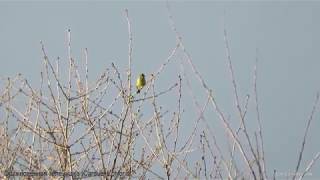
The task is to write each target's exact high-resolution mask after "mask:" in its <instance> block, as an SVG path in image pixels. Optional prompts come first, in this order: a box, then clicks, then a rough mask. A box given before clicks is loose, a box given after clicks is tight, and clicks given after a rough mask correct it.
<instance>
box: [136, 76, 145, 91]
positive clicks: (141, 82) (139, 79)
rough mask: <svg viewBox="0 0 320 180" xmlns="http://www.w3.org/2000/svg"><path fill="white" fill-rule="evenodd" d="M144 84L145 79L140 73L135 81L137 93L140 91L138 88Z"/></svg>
mask: <svg viewBox="0 0 320 180" xmlns="http://www.w3.org/2000/svg"><path fill="white" fill-rule="evenodd" d="M145 85H146V79H145V78H144V74H143V73H142V74H140V75H139V77H138V79H137V81H136V88H137V94H139V93H140V90H141V89H142V88H143V87H144V86H145Z"/></svg>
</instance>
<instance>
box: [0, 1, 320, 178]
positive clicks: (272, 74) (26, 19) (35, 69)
mask: <svg viewBox="0 0 320 180" xmlns="http://www.w3.org/2000/svg"><path fill="white" fill-rule="evenodd" d="M171 7H172V12H173V15H174V18H175V22H176V24H177V28H178V31H180V32H181V34H182V36H183V38H184V42H185V45H186V48H187V50H188V51H189V53H190V54H191V56H192V58H193V60H194V63H195V65H196V66H197V67H198V69H199V71H200V72H201V73H202V75H203V77H204V78H205V79H206V80H207V82H208V84H209V86H210V88H213V89H214V92H215V94H216V96H217V101H218V103H219V105H220V106H221V107H222V109H223V111H224V112H225V113H226V114H228V115H230V116H231V120H232V118H233V119H235V117H236V111H235V109H234V106H233V105H234V100H233V96H232V86H231V82H230V77H229V73H228V69H227V63H226V55H225V48H224V47H225V46H224V40H223V23H224V19H225V23H226V27H227V31H228V34H229V43H230V48H231V56H232V61H233V64H234V69H235V73H236V79H237V81H238V83H239V88H240V98H241V100H242V102H243V100H244V97H245V95H246V94H247V93H248V92H249V93H251V92H252V81H253V80H252V74H253V67H254V64H255V57H256V48H258V49H259V55H258V57H259V64H258V91H259V92H258V93H259V96H260V97H259V98H260V105H261V107H260V109H261V114H262V121H263V130H264V137H265V153H266V158H267V166H268V168H269V170H273V169H277V171H279V172H291V171H293V169H294V168H295V165H296V162H297V157H298V151H299V149H300V146H301V141H302V137H303V133H304V129H305V126H306V122H307V119H308V116H309V114H310V112H311V109H312V105H313V102H314V99H315V95H316V92H317V91H318V90H319V89H320V83H319V67H320V59H319V58H320V54H319V52H320V51H319V50H320V34H319V32H320V25H319V20H320V3H318V2H267V1H264V2H226V3H224V2H222V1H221V2H209V1H207V2H201V3H196V2H185V3H181V2H174V3H171ZM125 8H128V9H129V14H130V17H131V20H132V29H133V36H134V52H133V62H134V63H133V71H134V72H135V73H137V72H146V73H147V74H148V73H151V72H153V71H155V70H156V69H157V68H158V67H159V66H160V64H162V63H163V61H164V60H165V58H166V57H167V56H168V55H169V52H170V50H171V49H172V48H173V47H174V46H175V35H174V33H173V32H172V30H171V27H170V24H169V22H168V17H167V12H166V8H165V2H154V3H147V2H120V3H116V2H92V3H89V2H81V3H78V2H56V3H54V2H46V3H40V2H13V3H9V2H0V62H1V66H0V76H1V77H5V76H13V75H14V74H17V73H18V72H21V73H22V74H23V75H24V76H26V77H28V78H29V79H31V81H32V83H35V84H36V83H38V82H39V68H41V63H42V59H41V58H42V53H41V49H40V44H39V42H40V40H42V41H43V42H44V43H45V45H46V49H47V51H48V55H49V57H51V58H53V59H54V58H56V57H57V56H60V57H62V58H65V57H66V54H67V49H66V30H67V29H68V28H70V29H71V31H72V44H73V55H74V57H75V58H76V59H80V58H81V57H82V55H83V54H82V53H83V49H84V48H88V50H89V67H90V73H91V77H92V79H94V77H96V76H97V75H98V74H99V72H101V71H102V70H104V69H105V68H106V67H107V66H110V64H111V62H115V63H116V64H117V65H118V66H119V67H120V68H121V69H122V70H123V72H124V68H125V66H126V65H127V44H128V39H127V24H126V20H125V17H124V13H123V10H124V9H125ZM224 12H226V13H225V14H226V16H225V18H224ZM179 70H180V67H179V62H178V61H177V62H176V64H174V65H172V66H171V67H168V69H167V70H166V71H167V72H166V73H164V75H163V76H162V79H161V80H160V82H162V83H163V84H164V85H165V83H166V82H167V81H170V82H173V81H172V80H171V79H170V78H171V77H172V76H175V75H177V71H179ZM190 72H191V71H190ZM165 87H167V85H165ZM194 87H195V91H196V92H199V93H200V92H201V94H202V95H203V94H204V91H203V89H202V88H201V87H199V84H197V83H195V85H194ZM199 98H200V99H201V98H202V99H203V97H202V96H201V95H199ZM190 108H192V107H190ZM187 111H188V109H187ZM187 117H188V116H185V118H187ZM249 117H252V118H253V117H254V115H249ZM319 117H320V116H319V111H317V113H316V116H315V119H314V121H313V122H312V124H311V129H310V134H309V138H308V141H307V144H306V149H305V156H304V160H307V161H309V160H310V159H311V158H312V157H313V156H314V155H315V154H316V153H317V152H319V151H320V141H319V139H318V138H319V136H320V133H319V132H320V119H319ZM249 121H250V119H249ZM252 121H254V120H252ZM215 122H216V123H220V121H219V120H218V119H217V118H216V117H214V120H213V123H215ZM249 124H250V123H249ZM213 126H215V125H213ZM254 127H256V126H254ZM252 128H253V125H252ZM305 167H306V161H303V163H302V166H301V168H302V169H304V168H305ZM270 172H271V171H270ZM311 172H312V173H313V176H312V178H315V179H317V178H320V173H319V172H320V163H319V162H318V163H317V164H316V165H315V166H314V168H313V169H312V171H311Z"/></svg>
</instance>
